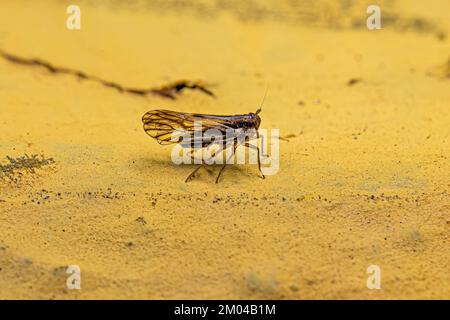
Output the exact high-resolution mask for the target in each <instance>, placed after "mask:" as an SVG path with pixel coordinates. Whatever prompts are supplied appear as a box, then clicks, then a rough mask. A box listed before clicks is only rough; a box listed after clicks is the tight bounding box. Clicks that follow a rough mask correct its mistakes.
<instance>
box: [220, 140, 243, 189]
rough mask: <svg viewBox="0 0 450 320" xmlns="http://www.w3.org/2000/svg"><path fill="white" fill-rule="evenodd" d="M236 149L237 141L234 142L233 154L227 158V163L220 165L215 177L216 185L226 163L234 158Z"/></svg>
mask: <svg viewBox="0 0 450 320" xmlns="http://www.w3.org/2000/svg"><path fill="white" fill-rule="evenodd" d="M237 147H238V144H237V141H234V145H233V153H232V154H231V155H230V156H229V157H228V159H227V161H225V163H224V164H223V165H222V168H220V171H219V174H218V175H217V178H216V183H219V178H220V176H221V175H222V172H223V170H225V167H226V165H227V162H228V161H229V160H230V159H231V157H233V156H234V154H235V152H236V148H237Z"/></svg>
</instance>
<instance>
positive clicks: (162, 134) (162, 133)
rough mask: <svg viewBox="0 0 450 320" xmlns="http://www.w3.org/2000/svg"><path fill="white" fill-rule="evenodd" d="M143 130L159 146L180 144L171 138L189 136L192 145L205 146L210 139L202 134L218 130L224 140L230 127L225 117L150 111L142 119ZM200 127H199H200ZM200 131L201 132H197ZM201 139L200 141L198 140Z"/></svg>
mask: <svg viewBox="0 0 450 320" xmlns="http://www.w3.org/2000/svg"><path fill="white" fill-rule="evenodd" d="M142 122H143V124H144V130H145V132H147V134H148V135H149V136H150V137H152V138H154V139H156V140H157V141H158V143H159V144H171V143H177V142H180V140H178V139H172V136H174V137H177V136H181V135H183V134H184V135H186V134H189V135H190V142H191V143H192V144H197V145H201V146H202V147H204V146H207V145H209V144H210V143H211V139H208V138H207V137H205V135H204V133H205V132H206V131H207V130H209V129H216V130H219V131H220V132H221V133H222V135H223V138H222V139H223V140H224V141H225V139H226V130H227V129H233V128H232V127H230V120H229V119H227V117H226V116H215V115H209V114H196V113H183V112H176V111H170V110H152V111H149V112H147V113H146V114H144V116H143V117H142ZM200 125H201V126H200ZM200 130H201V132H199V131H200ZM197 136H198V137H201V139H202V140H201V141H196V140H198V138H197Z"/></svg>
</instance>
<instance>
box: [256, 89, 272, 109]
mask: <svg viewBox="0 0 450 320" xmlns="http://www.w3.org/2000/svg"><path fill="white" fill-rule="evenodd" d="M267 91H269V86H267V87H266V91H265V92H264V96H263V98H262V100H261V103H260V105H259V108H258V110H256V112H255V114H258V113H260V112H261V111H262V106H263V104H264V101H265V100H266V96H267Z"/></svg>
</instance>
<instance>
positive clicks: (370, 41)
mask: <svg viewBox="0 0 450 320" xmlns="http://www.w3.org/2000/svg"><path fill="white" fill-rule="evenodd" d="M218 3H219V2H217V3H216V2H213V1H211V2H210V1H196V2H194V3H186V2H179V1H133V2H130V3H123V4H120V5H118V4H117V3H116V2H115V1H114V2H111V3H109V2H104V4H102V5H94V4H93V2H91V1H85V2H83V1H81V2H79V4H80V7H81V13H82V25H81V30H79V31H69V30H67V29H66V18H67V16H68V15H67V14H66V7H67V5H68V4H69V3H68V2H66V1H45V2H44V1H39V3H38V2H37V1H35V2H30V1H2V2H1V4H0V48H1V49H2V50H5V51H7V52H10V53H12V54H15V55H17V56H20V57H24V58H27V59H31V58H40V59H43V60H45V61H48V62H50V63H51V64H52V65H54V66H61V67H68V68H72V69H75V70H80V71H83V72H86V73H88V74H91V75H95V76H97V77H100V78H102V79H106V80H108V81H114V82H117V83H120V84H123V85H126V86H130V87H155V86H160V85H165V84H167V83H170V82H171V81H176V80H179V79H187V80H190V81H195V80H202V81H204V82H207V83H210V84H213V86H212V87H211V90H213V91H214V93H215V94H216V95H217V98H212V97H209V96H207V95H204V94H203V93H201V92H199V91H196V90H183V91H182V92H181V93H180V95H178V96H177V99H176V100H170V99H165V98H162V97H157V96H147V97H140V96H133V95H130V94H126V93H120V92H118V91H117V90H114V89H112V88H107V87H105V86H102V85H101V84H99V83H96V82H92V81H88V80H81V79H78V78H77V77H74V76H71V75H65V74H59V73H55V74H52V73H50V72H48V71H47V70H45V69H44V68H42V67H38V66H25V65H19V64H16V63H12V62H10V61H7V60H5V59H3V58H2V59H0V132H1V138H0V158H1V160H0V161H1V162H0V163H1V165H2V167H0V168H1V169H2V171H1V172H0V188H1V189H0V298H27V299H28V298H39V299H48V298H54V299H73V298H75V299H86V298H150V299H156V298H158V299H159V298H163V299H166V298H169V299H173V298H189V299H197V298H198V299H200V298H201V299H203V298H206V299H209V298H235V299H240V298H248V299H256V298H269V299H271V298H275V299H314V298H339V299H347V298H361V299H366V298H367V299H372V298H382V299H391V298H447V299H448V298H450V271H449V270H450V268H449V261H450V251H449V248H450V246H449V245H450V243H449V230H450V216H449V213H450V200H449V195H450V182H449V181H450V163H449V156H450V141H449V139H450V136H449V134H450V112H449V108H450V105H449V101H450V90H449V86H450V78H449V77H450V65H449V64H448V62H447V61H449V58H450V44H449V37H448V34H449V32H450V25H449V24H450V19H449V12H450V4H449V2H448V1H444V0H443V1H426V2H424V1H395V2H393V1H380V2H379V4H380V6H381V10H382V23H383V29H382V30H379V31H369V30H367V29H366V27H365V19H366V17H367V14H366V7H367V5H368V4H367V3H366V2H365V1H359V2H356V3H355V2H352V1H350V2H348V1H305V2H302V4H297V5H296V4H293V3H292V2H290V1H248V2H240V1H227V2H224V3H223V4H222V5H219V4H218ZM383 19H385V20H383ZM352 79H353V80H352ZM267 86H268V87H269V92H268V96H267V98H266V101H265V105H264V108H263V112H262V114H261V117H262V125H261V127H263V128H268V129H270V128H279V129H280V133H281V135H282V136H286V135H295V137H293V138H291V139H290V141H289V142H286V141H281V142H280V151H281V154H280V157H281V163H280V171H279V172H278V174H277V175H274V176H269V177H267V179H266V180H261V179H259V178H258V177H257V168H256V167H255V166H250V165H247V166H234V167H232V168H229V169H227V170H226V171H225V172H224V175H223V178H222V181H221V182H220V183H219V184H218V185H216V184H214V175H210V174H208V172H207V171H201V174H200V175H199V177H198V178H197V179H196V180H194V181H192V182H190V183H187V184H186V183H184V179H185V177H186V176H187V175H188V174H189V173H190V171H191V170H192V169H193V166H175V165H173V164H172V163H171V160H170V151H171V148H170V147H162V146H160V145H158V144H157V143H156V142H155V141H154V140H152V139H150V138H149V137H148V136H147V135H146V134H145V133H144V132H143V130H142V125H141V116H142V114H144V113H145V112H146V111H148V110H151V109H155V108H167V109H172V110H179V111H186V112H203V113H216V114H236V113H247V112H253V111H255V110H256V108H257V105H258V104H259V102H260V100H261V97H262V96H263V94H264V91H265V88H266V87H267ZM25 154H26V155H28V156H29V157H30V159H32V155H39V157H37V158H35V160H36V162H37V163H40V161H41V160H42V159H47V160H48V163H46V164H45V165H43V166H42V167H36V168H34V169H33V170H31V169H30V168H23V167H20V165H18V163H17V161H20V157H25ZM7 157H10V158H11V159H16V162H15V163H14V161H12V160H8V159H7ZM50 158H52V159H53V161H54V163H52V161H51V160H50ZM23 159H25V160H26V158H22V160H23ZM22 163H23V161H22ZM27 163H29V162H27ZM215 170H217V168H216V169H215ZM74 264H75V265H79V266H80V268H81V279H82V282H81V290H68V289H67V288H66V278H67V274H65V269H66V266H68V265H74ZM372 264H376V265H379V266H380V268H381V286H382V289H381V290H369V289H367V287H366V279H367V276H368V275H367V273H366V270H367V267H368V266H369V265H372Z"/></svg>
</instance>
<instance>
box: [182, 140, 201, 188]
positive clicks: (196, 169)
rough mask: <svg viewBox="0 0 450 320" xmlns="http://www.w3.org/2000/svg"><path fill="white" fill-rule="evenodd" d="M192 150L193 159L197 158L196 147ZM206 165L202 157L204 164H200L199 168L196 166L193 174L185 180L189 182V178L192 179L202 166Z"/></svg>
mask: <svg viewBox="0 0 450 320" xmlns="http://www.w3.org/2000/svg"><path fill="white" fill-rule="evenodd" d="M190 152H191V159H195V154H194V152H195V149H194V148H192V149H191V151H190ZM204 165H205V162H204V161H203V159H202V164H201V165H199V166H198V167H197V168H195V170H194V171H192V172H191V174H190V175H189V176H188V177H187V178H186V180H184V182H188V181H189V180H191V179H192V178H193V177H194V176H195V174H196V173H197V171H198V170H200V168H201V167H203V166H204Z"/></svg>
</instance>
